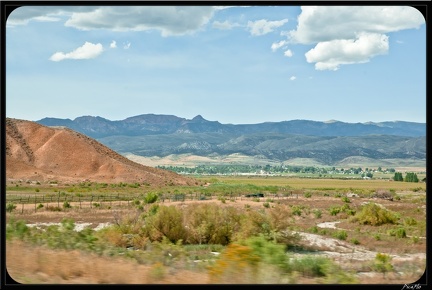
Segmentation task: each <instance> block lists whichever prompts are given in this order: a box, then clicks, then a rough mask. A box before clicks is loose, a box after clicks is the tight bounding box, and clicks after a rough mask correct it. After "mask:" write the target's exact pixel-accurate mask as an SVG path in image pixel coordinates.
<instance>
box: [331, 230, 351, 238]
mask: <svg viewBox="0 0 432 290" xmlns="http://www.w3.org/2000/svg"><path fill="white" fill-rule="evenodd" d="M333 236H334V237H335V238H337V239H339V240H343V241H345V240H346V239H347V236H348V234H347V232H346V231H344V230H341V231H337V232H335V233H334V234H333Z"/></svg>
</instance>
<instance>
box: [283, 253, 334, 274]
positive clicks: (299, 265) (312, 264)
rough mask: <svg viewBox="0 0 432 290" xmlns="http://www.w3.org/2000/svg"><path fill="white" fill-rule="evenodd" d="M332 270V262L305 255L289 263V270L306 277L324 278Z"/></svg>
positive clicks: (323, 258)
mask: <svg viewBox="0 0 432 290" xmlns="http://www.w3.org/2000/svg"><path fill="white" fill-rule="evenodd" d="M331 268H332V261H331V260H330V259H329V258H325V257H313V256H311V255H307V256H305V257H303V258H300V259H295V260H293V261H292V262H291V269H292V270H293V271H297V272H300V273H302V274H303V276H306V277H324V276H326V275H327V274H328V273H329V270H330V269H331Z"/></svg>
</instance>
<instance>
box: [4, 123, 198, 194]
mask: <svg viewBox="0 0 432 290" xmlns="http://www.w3.org/2000/svg"><path fill="white" fill-rule="evenodd" d="M6 179H7V180H18V179H23V180H35V181H43V182H48V181H59V182H81V181H92V182H106V183H118V182H125V183H135V182H139V183H148V184H150V185H155V186H158V185H168V184H172V185H192V184H194V183H195V180H193V179H191V178H186V177H183V176H181V175H178V174H176V173H173V172H170V171H165V170H161V169H157V168H153V167H149V166H145V165H142V164H138V163H136V162H133V161H131V160H129V159H127V158H126V157H123V156H122V155H120V154H118V153H116V152H115V151H113V150H111V149H109V148H108V147H106V146H104V145H102V144H101V143H99V142H97V141H96V140H94V139H92V138H89V137H87V136H85V135H83V134H81V133H78V132H76V131H73V130H70V129H67V128H64V127H61V128H60V127H56V128H54V127H46V126H43V125H40V124H38V123H35V122H31V121H26V120H19V119H12V118H6Z"/></svg>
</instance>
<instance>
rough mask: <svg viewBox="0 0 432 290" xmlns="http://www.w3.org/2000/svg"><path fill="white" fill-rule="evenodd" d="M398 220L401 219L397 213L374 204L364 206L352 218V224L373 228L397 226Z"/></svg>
mask: <svg viewBox="0 0 432 290" xmlns="http://www.w3.org/2000/svg"><path fill="white" fill-rule="evenodd" d="M398 220H399V217H398V215H397V214H396V213H395V212H393V211H390V210H388V209H385V208H382V207H381V206H379V205H378V204H376V203H373V202H369V203H367V204H365V205H363V207H362V208H361V210H360V211H359V212H357V213H356V214H355V215H354V216H353V217H352V218H351V221H352V222H358V223H360V224H363V225H372V226H379V225H383V224H396V223H397V222H398Z"/></svg>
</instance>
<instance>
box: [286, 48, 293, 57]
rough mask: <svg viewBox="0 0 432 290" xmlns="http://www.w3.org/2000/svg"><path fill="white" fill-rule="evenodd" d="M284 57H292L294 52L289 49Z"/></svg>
mask: <svg viewBox="0 0 432 290" xmlns="http://www.w3.org/2000/svg"><path fill="white" fill-rule="evenodd" d="M284 55H285V56H287V57H291V56H293V53H292V51H291V50H290V49H288V50H286V51H285V52H284Z"/></svg>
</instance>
